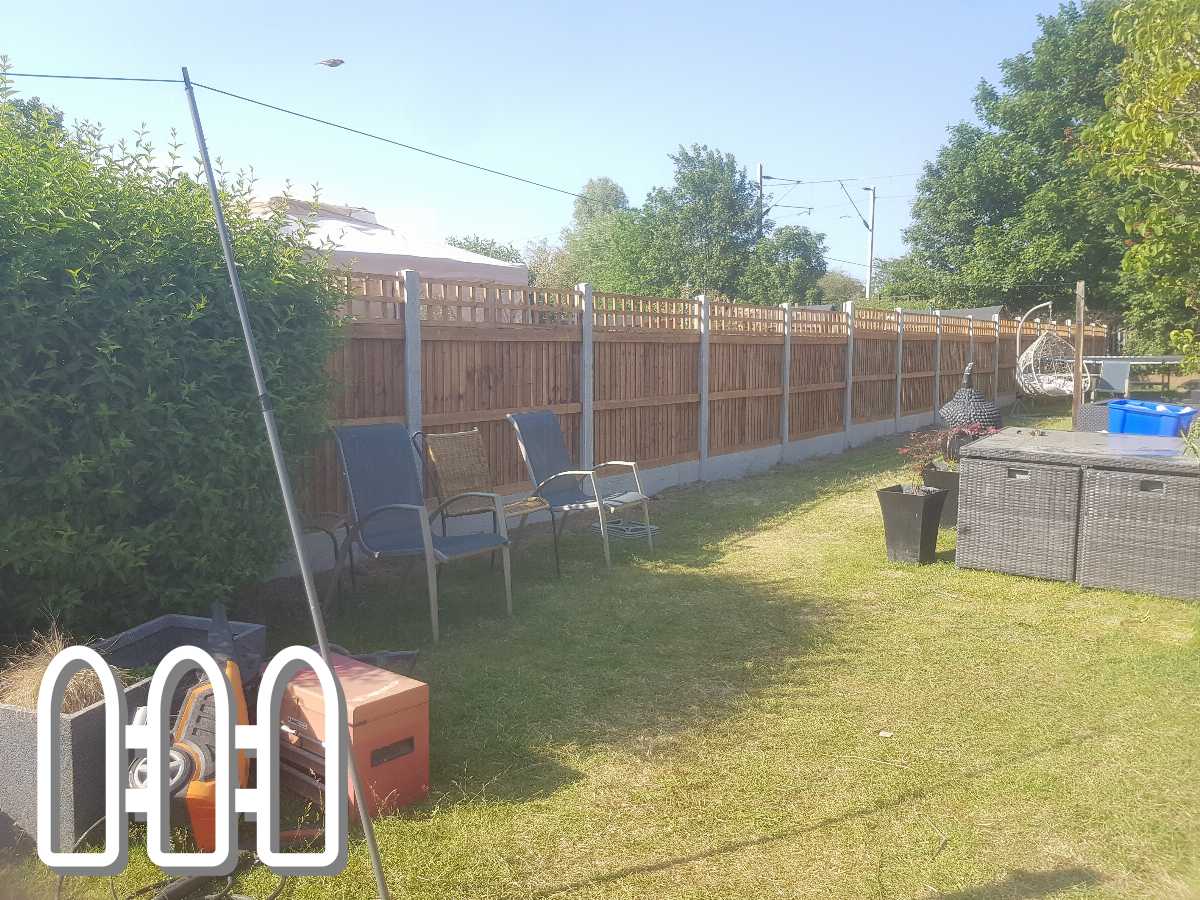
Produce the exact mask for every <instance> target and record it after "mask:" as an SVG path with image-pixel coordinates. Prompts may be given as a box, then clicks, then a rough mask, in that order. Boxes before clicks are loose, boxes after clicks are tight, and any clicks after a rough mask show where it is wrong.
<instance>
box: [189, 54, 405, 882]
mask: <svg viewBox="0 0 1200 900" xmlns="http://www.w3.org/2000/svg"><path fill="white" fill-rule="evenodd" d="M183 86H184V90H185V91H186V92H187V99H188V106H189V107H190V108H191V112H192V125H193V127H194V128H195V129H196V142H197V143H198V144H199V146H200V159H201V161H202V162H203V164H204V175H205V177H206V178H207V179H208V192H209V194H210V195H211V196H212V205H213V211H214V212H215V213H216V216H217V232H218V234H219V235H220V238H221V251H222V252H223V253H224V255H225V268H226V269H227V270H228V272H229V286H230V287H231V288H232V289H233V302H234V304H235V305H236V306H237V313H238V319H239V320H240V321H241V323H242V336H243V337H244V338H245V341H246V355H247V356H249V357H250V370H251V372H253V373H254V386H255V388H256V389H257V391H258V403H259V406H260V407H261V408H262V417H263V425H264V426H265V427H266V430H267V441H268V442H269V443H270V445H271V456H272V458H273V459H274V461H275V472H276V474H277V475H278V476H279V491H280V493H281V494H282V495H283V506H284V509H285V510H286V511H287V519H288V526H289V528H290V529H291V532H292V544H293V545H294V546H295V549H296V561H297V562H298V563H299V565H300V576H301V578H302V579H303V581H304V593H305V595H306V596H307V598H308V608H309V612H311V613H312V621H313V630H314V631H315V632H316V634H317V646H318V647H319V648H320V651H321V657H322V659H324V660H325V662H326V663H328V662H329V638H328V637H327V636H326V634H325V619H324V617H323V616H322V615H321V604H320V601H319V600H318V599H317V586H316V583H315V582H314V581H313V576H312V569H311V568H310V567H309V564H308V555H307V553H306V552H305V550H304V531H303V528H302V527H301V525H300V515H299V513H298V512H297V511H296V499H295V497H294V496H293V494H292V484H291V479H290V478H289V477H288V471H287V463H286V461H285V460H284V457H283V446H282V445H281V444H280V443H279V430H278V429H277V428H276V426H275V411H274V409H273V408H272V406H271V395H270V394H269V393H268V392H267V383H266V381H265V380H264V378H263V373H262V366H261V365H260V364H259V361H258V349H257V348H256V346H255V344H254V332H253V331H252V330H251V327H250V316H249V313H248V312H247V311H246V300H245V297H243V296H242V284H241V281H240V280H239V279H238V272H237V264H236V263H235V262H234V257H233V242H232V241H231V240H230V237H229V228H228V226H227V225H226V224H225V214H224V213H223V212H222V210H221V197H220V194H219V193H218V191H217V180H216V177H215V176H214V175H213V168H212V161H211V160H210V159H209V157H208V145H207V144H206V143H205V141H204V127H203V126H202V125H201V124H200V110H199V109H198V108H197V107H196V93H195V91H194V90H193V89H192V80H191V78H189V77H188V70H187V66H184V67H183ZM347 730H349V726H347ZM347 737H348V735H347ZM347 756H348V757H349V759H348V760H347V770H348V771H349V775H350V785H351V787H352V788H353V790H354V796H355V797H357V798H358V814H359V817H360V818H361V819H362V828H363V835H364V837H365V838H366V841H367V853H368V854H369V855H370V857H371V868H372V869H374V871H375V884H376V887H377V889H378V893H379V900H388V898H389V895H388V888H387V882H386V881H385V880H384V877H383V864H382V862H381V861H380V859H379V845H378V844H377V843H376V842H375V829H374V826H373V824H372V822H371V815H370V813H369V812H368V811H367V804H366V803H365V802H364V800H363V798H365V797H366V794H365V793H364V792H363V787H362V781H361V780H360V778H359V775H358V767H357V766H356V765H355V763H354V754H352V753H351V754H347Z"/></svg>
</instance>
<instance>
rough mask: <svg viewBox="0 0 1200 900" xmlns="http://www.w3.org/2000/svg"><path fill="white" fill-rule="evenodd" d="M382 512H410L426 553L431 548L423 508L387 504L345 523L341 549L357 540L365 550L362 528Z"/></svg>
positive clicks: (410, 505)
mask: <svg viewBox="0 0 1200 900" xmlns="http://www.w3.org/2000/svg"><path fill="white" fill-rule="evenodd" d="M384 512H410V513H413V514H415V515H416V517H417V522H418V523H419V524H420V526H421V535H422V537H423V538H424V540H425V543H426V545H427V551H428V547H429V546H431V545H429V540H430V538H429V520H428V519H427V518H425V507H424V506H417V505H416V504H415V503H388V504H386V505H384V506H377V507H375V508H374V509H372V510H370V511H369V512H368V513H367V514H366V515H365V516H362V517H360V518H359V519H358V520H357V521H354V522H349V521H347V526H346V540H345V542H344V543H343V544H342V547H343V548H345V547H346V546H348V545H350V544H352V543H353V542H354V540H355V539H356V538H357V539H358V540H359V542H360V543H361V544H362V546H363V547H364V549H365V548H366V546H367V545H366V543H365V542H364V541H363V540H362V530H363V526H364V525H366V524H367V523H368V522H369V521H371V519H373V518H375V517H376V516H377V515H379V514H380V513H384Z"/></svg>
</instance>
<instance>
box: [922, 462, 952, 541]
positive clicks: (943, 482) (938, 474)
mask: <svg viewBox="0 0 1200 900" xmlns="http://www.w3.org/2000/svg"><path fill="white" fill-rule="evenodd" d="M921 480H922V481H924V482H925V486H926V487H935V488H941V489H942V490H943V491H945V492H946V502H945V503H943V504H942V519H941V526H942V528H953V527H954V526H956V525H957V524H958V473H957V472H951V471H950V470H949V469H939V468H938V467H937V466H927V467H926V468H925V469H924V470H923V471H922V472H921Z"/></svg>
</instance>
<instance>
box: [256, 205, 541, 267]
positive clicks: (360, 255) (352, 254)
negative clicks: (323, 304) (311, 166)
mask: <svg viewBox="0 0 1200 900" xmlns="http://www.w3.org/2000/svg"><path fill="white" fill-rule="evenodd" d="M276 203H284V204H286V206H287V214H288V217H289V218H291V219H294V220H297V221H299V220H305V221H308V222H311V224H312V233H311V236H310V241H311V243H312V245H313V248H314V249H323V248H328V247H333V248H334V249H333V250H331V251H330V254H331V257H332V260H333V263H334V264H335V265H338V266H348V267H350V268H351V269H353V270H354V271H356V272H369V273H373V274H383V275H391V274H394V273H396V272H399V271H401V270H403V269H415V270H416V271H417V272H419V273H420V274H421V277H422V278H426V279H433V280H445V281H470V282H477V283H478V282H483V283H495V284H505V285H514V286H520V287H524V286H526V285H528V284H529V269H528V267H526V266H525V265H524V264H520V263H510V262H506V261H505V260H501V259H493V258H492V257H490V256H484V255H482V254H480V253H472V252H471V251H470V250H463V249H461V248H460V247H455V246H452V245H451V244H447V243H446V242H445V241H443V240H439V239H438V238H434V237H430V236H429V235H427V234H422V233H420V232H418V231H416V230H413V229H408V228H403V227H402V226H396V227H389V226H387V225H384V224H381V223H380V222H379V220H378V218H377V217H376V215H375V213H374V212H373V211H371V210H369V209H366V208H365V207H361V206H338V205H334V204H330V203H318V204H315V205H314V204H313V203H310V202H305V201H302V200H292V199H290V198H283V197H272V198H271V199H270V200H269V201H267V202H266V203H261V204H259V206H260V207H267V206H271V205H273V204H276Z"/></svg>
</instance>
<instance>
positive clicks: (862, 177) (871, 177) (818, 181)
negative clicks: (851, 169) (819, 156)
mask: <svg viewBox="0 0 1200 900" xmlns="http://www.w3.org/2000/svg"><path fill="white" fill-rule="evenodd" d="M920 174H922V173H921V172H896V173H894V174H892V175H858V176H855V177H853V178H851V177H846V178H783V177H780V176H777V175H764V176H763V178H764V179H765V180H767V181H780V182H783V183H785V184H837V183H839V182H842V181H886V180H887V179H889V178H909V177H911V176H913V175H920Z"/></svg>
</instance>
